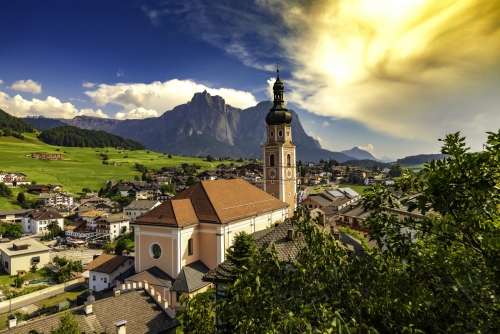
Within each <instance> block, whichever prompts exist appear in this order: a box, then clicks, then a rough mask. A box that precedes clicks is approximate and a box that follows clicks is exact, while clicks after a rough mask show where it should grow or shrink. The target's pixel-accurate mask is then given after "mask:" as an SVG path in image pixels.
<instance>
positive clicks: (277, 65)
mask: <svg viewBox="0 0 500 334" xmlns="http://www.w3.org/2000/svg"><path fill="white" fill-rule="evenodd" d="M276 67H277V71H276V72H278V73H279V72H280V63H276Z"/></svg>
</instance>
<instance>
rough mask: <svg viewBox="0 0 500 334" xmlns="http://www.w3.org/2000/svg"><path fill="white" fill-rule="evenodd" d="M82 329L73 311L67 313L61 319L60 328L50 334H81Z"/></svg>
mask: <svg viewBox="0 0 500 334" xmlns="http://www.w3.org/2000/svg"><path fill="white" fill-rule="evenodd" d="M81 333H82V329H81V328H80V324H79V323H78V320H77V319H76V316H75V315H74V314H73V313H71V311H65V312H63V313H62V314H61V316H60V317H59V326H57V327H56V328H55V329H53V330H51V331H50V334H81Z"/></svg>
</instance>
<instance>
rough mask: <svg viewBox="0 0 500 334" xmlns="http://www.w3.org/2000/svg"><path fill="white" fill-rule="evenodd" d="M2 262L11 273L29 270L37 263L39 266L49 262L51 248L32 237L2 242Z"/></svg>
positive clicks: (0, 248)
mask: <svg viewBox="0 0 500 334" xmlns="http://www.w3.org/2000/svg"><path fill="white" fill-rule="evenodd" d="M0 251H1V253H2V255H1V260H0V262H1V264H2V266H3V268H4V269H5V271H6V272H7V273H8V274H9V275H16V274H18V273H19V272H27V271H29V270H30V268H31V266H32V265H34V264H36V265H37V266H38V267H39V268H41V267H43V266H44V265H45V264H47V263H48V262H49V251H50V248H49V247H47V246H45V245H43V244H41V243H40V242H38V241H36V240H35V239H31V238H23V239H18V240H15V241H11V242H7V243H2V244H0Z"/></svg>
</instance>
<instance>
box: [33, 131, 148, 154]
mask: <svg viewBox="0 0 500 334" xmlns="http://www.w3.org/2000/svg"><path fill="white" fill-rule="evenodd" d="M38 138H39V139H40V140H41V141H43V142H44V143H46V144H50V145H57V146H69V147H100V148H102V147H123V148H124V149H127V150H145V149H146V147H145V146H144V145H143V144H141V143H140V142H138V141H135V140H131V139H125V138H123V137H120V136H117V135H114V134H111V133H109V132H106V131H94V130H85V129H80V128H77V127H76V126H59V127H56V128H52V129H47V130H44V131H42V132H41V133H40V134H39V136H38Z"/></svg>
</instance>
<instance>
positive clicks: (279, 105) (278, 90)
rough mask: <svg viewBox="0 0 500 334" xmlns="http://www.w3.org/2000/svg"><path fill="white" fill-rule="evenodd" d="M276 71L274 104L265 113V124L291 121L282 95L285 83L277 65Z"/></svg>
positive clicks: (290, 115) (288, 122)
mask: <svg viewBox="0 0 500 334" xmlns="http://www.w3.org/2000/svg"><path fill="white" fill-rule="evenodd" d="M277 72H278V77H277V78H276V82H275V83H274V85H273V92H274V105H273V107H272V108H271V110H269V112H268V113H267V116H266V123H267V125H278V124H290V122H291V121H292V114H290V113H289V112H288V109H287V108H286V107H285V100H284V97H283V92H284V90H285V85H284V84H283V82H281V80H280V69H279V67H278V70H277Z"/></svg>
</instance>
